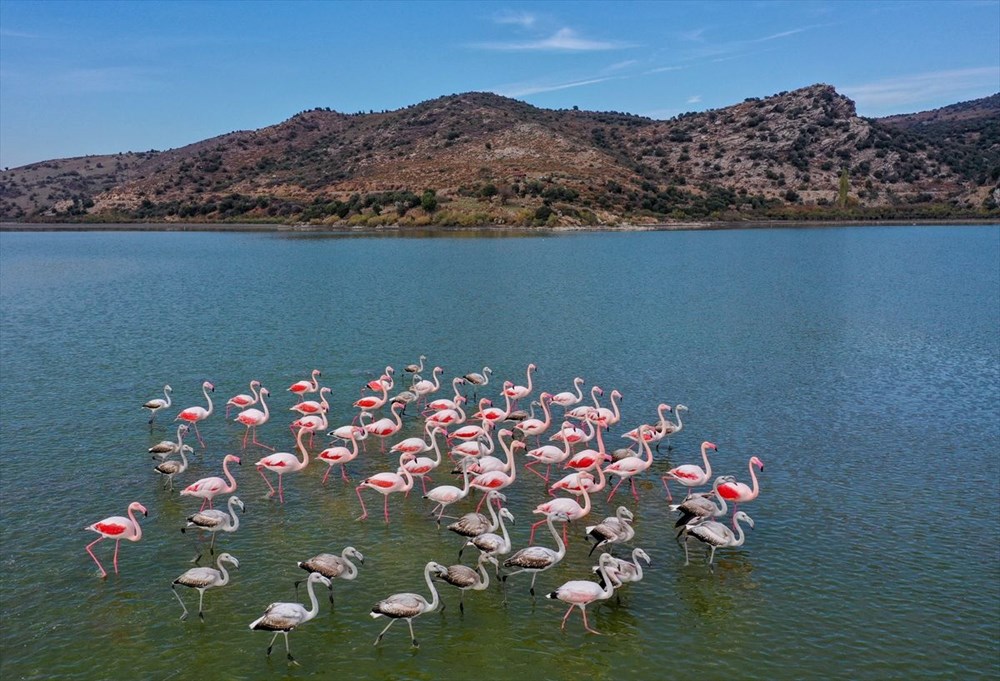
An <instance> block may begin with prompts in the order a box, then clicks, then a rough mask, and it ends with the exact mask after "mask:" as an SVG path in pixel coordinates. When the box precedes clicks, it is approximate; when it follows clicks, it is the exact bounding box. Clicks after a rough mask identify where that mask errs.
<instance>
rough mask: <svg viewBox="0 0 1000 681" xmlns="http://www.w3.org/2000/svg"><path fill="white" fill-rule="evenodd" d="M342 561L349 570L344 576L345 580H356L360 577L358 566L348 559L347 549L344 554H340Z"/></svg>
mask: <svg viewBox="0 0 1000 681" xmlns="http://www.w3.org/2000/svg"><path fill="white" fill-rule="evenodd" d="M340 557H341V559H342V560H343V561H344V565H345V566H346V568H347V573H346V574H345V575H344V579H354V578H355V577H357V576H358V566H357V565H355V564H354V563H352V562H351V560H350V559H349V558H348V557H347V549H344V551H343V553H341V554H340Z"/></svg>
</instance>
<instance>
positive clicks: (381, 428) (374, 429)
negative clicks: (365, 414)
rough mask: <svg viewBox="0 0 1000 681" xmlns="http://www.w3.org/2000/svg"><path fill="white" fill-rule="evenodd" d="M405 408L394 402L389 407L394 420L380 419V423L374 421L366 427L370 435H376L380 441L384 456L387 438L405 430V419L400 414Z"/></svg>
mask: <svg viewBox="0 0 1000 681" xmlns="http://www.w3.org/2000/svg"><path fill="white" fill-rule="evenodd" d="M403 406H405V405H402V406H401V405H400V403H399V402H393V403H392V406H391V407H389V412H390V413H391V414H392V416H393V418H387V417H386V418H380V419H379V420H378V421H373V422H372V423H368V424H365V426H364V428H365V430H367V431H368V434H369V435H374V436H375V437H377V438H378V439H379V441H380V443H381V448H380V450H381V451H382V453H383V454H384V453H385V441H386V438H389V437H392V436H393V435H395V434H396V433H398V432H399V431H400V430H402V428H403V417H402V416H400V414H399V412H400V410H401V409H402V407H403Z"/></svg>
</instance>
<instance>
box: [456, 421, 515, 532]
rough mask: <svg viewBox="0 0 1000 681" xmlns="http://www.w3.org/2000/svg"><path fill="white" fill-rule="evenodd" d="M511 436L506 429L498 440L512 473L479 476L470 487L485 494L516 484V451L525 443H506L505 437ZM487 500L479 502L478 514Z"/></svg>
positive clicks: (498, 434)
mask: <svg viewBox="0 0 1000 681" xmlns="http://www.w3.org/2000/svg"><path fill="white" fill-rule="evenodd" d="M511 435H512V433H511V432H510V431H509V430H506V429H505V430H501V431H500V432H498V433H497V440H498V441H499V442H500V446H501V447H503V450H504V452H505V453H506V454H507V465H508V466H509V467H510V472H509V473H507V472H504V471H492V472H490V473H483V474H481V475H477V476H476V477H475V478H473V479H472V480H471V481H470V482H469V486H470V487H474V488H475V489H478V490H482V491H483V492H490V491H491V490H495V491H500V490H502V489H504V488H505V487H510V486H511V485H513V484H514V481H515V480H516V479H517V463H516V462H515V461H514V449H516V448H519V447H524V443H523V442H521V441H517V442H504V440H503V438H504V436H506V437H508V438H509V437H511ZM485 500H486V496H485V495H484V496H483V498H482V499H480V500H479V505H478V506H476V511H477V512H478V511H479V509H480V508H482V506H483V502H484V501H485Z"/></svg>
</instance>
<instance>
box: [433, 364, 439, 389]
mask: <svg viewBox="0 0 1000 681" xmlns="http://www.w3.org/2000/svg"><path fill="white" fill-rule="evenodd" d="M440 376H441V371H439V367H434V371H432V372H431V380H432V381H434V390H440V389H441V381H440V378H439V377H440Z"/></svg>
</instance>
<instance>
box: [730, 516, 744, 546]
mask: <svg viewBox="0 0 1000 681" xmlns="http://www.w3.org/2000/svg"><path fill="white" fill-rule="evenodd" d="M733 531H734V532H735V533H736V539H735V540H734V541H733V543H732V544H730V546H734V547H735V546H743V541H744V540H745V539H746V535H744V534H743V526H742V525H740V521H739V520H737V519H736V516H733Z"/></svg>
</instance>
